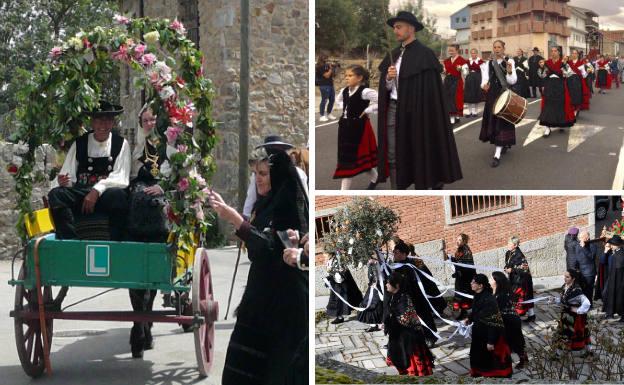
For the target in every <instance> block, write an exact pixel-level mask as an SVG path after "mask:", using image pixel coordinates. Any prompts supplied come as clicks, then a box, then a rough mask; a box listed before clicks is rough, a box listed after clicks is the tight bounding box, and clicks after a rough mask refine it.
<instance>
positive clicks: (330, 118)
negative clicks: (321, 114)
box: [327, 114, 336, 120]
mask: <svg viewBox="0 0 624 385" xmlns="http://www.w3.org/2000/svg"><path fill="white" fill-rule="evenodd" d="M327 117H328V118H329V120H336V117H335V116H334V115H332V114H329V115H327Z"/></svg>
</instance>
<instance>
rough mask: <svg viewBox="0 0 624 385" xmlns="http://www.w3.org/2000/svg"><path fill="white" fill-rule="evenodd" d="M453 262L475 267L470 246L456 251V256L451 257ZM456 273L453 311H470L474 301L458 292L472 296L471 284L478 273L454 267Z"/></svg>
mask: <svg viewBox="0 0 624 385" xmlns="http://www.w3.org/2000/svg"><path fill="white" fill-rule="evenodd" d="M451 261H452V262H457V263H463V264H466V265H474V259H473V257H472V251H471V250H470V247H468V245H461V246H459V247H458V248H457V251H455V255H454V256H452V257H451ZM454 267H455V273H453V275H452V277H453V278H455V292H456V293H455V297H454V298H453V310H455V311H458V310H468V309H470V307H471V306H472V299H471V298H468V297H465V296H463V295H461V294H457V292H458V291H459V292H462V293H465V294H470V295H472V294H473V292H472V289H471V288H470V282H472V279H473V278H474V276H475V274H477V271H476V270H475V269H471V268H469V267H463V266H454Z"/></svg>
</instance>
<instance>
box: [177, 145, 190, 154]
mask: <svg viewBox="0 0 624 385" xmlns="http://www.w3.org/2000/svg"><path fill="white" fill-rule="evenodd" d="M177 149H178V152H181V153H184V154H185V153H186V150H188V146H187V145H186V144H178V147H177Z"/></svg>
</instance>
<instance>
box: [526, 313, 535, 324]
mask: <svg viewBox="0 0 624 385" xmlns="http://www.w3.org/2000/svg"><path fill="white" fill-rule="evenodd" d="M524 322H535V314H533V315H530V316H528V317H527V319H525V320H524Z"/></svg>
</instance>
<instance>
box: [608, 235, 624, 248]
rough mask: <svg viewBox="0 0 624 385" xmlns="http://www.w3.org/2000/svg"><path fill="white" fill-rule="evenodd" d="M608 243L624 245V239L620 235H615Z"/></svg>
mask: <svg viewBox="0 0 624 385" xmlns="http://www.w3.org/2000/svg"><path fill="white" fill-rule="evenodd" d="M607 243H609V244H612V245H614V246H624V240H622V238H620V236H619V235H614V236H612V237H611V239H609V240H608V241H607Z"/></svg>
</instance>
